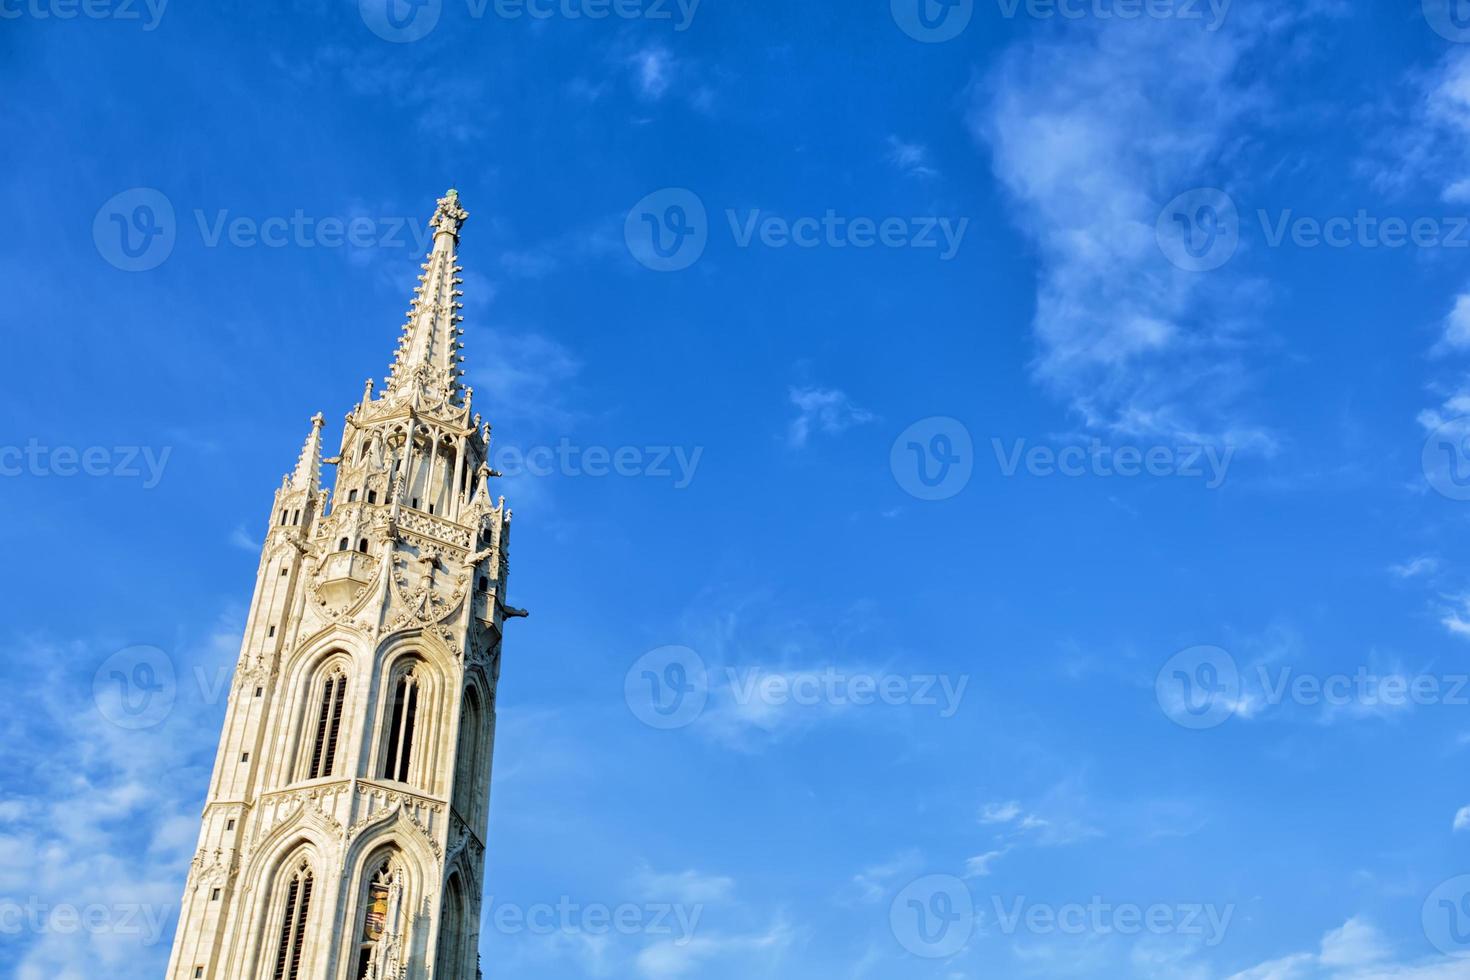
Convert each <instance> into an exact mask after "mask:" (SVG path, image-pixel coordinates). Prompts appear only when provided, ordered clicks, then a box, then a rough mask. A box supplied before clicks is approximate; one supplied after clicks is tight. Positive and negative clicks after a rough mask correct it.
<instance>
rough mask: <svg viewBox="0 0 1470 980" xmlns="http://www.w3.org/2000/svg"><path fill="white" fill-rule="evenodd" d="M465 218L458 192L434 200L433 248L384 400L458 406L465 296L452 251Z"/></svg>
mask: <svg viewBox="0 0 1470 980" xmlns="http://www.w3.org/2000/svg"><path fill="white" fill-rule="evenodd" d="M468 217H469V212H467V211H465V209H464V208H462V207H460V203H459V192H458V191H456V190H454V189H453V188H450V189H449V191H448V192H447V193H446V194H445V195H444V196H443V197H441V198H440V199H439V202H438V207H436V208H435V209H434V217H433V218H431V219H430V220H429V227H431V228H433V229H434V245H433V247H432V248H431V249H430V250H429V256H428V260H427V261H426V262H424V264H423V266H422V267H421V268H422V269H423V274H422V275H420V276H419V284H418V287H417V288H416V289H415V290H414V297H413V302H412V303H411V304H410V305H409V309H408V319H407V321H406V322H405V323H404V324H403V336H402V337H401V338H400V339H399V341H398V353H397V354H396V355H395V356H394V358H393V366H392V369H391V372H390V373H389V375H388V389H387V392H386V394H387V396H388V397H390V398H406V399H410V400H413V401H416V402H418V403H420V404H423V405H425V406H439V405H445V404H449V403H453V404H456V405H458V404H462V403H463V397H464V389H463V386H462V385H461V384H460V378H461V377H462V376H463V374H464V372H463V371H462V370H460V367H459V365H460V363H461V362H462V361H463V360H464V358H463V357H462V356H461V355H460V351H461V350H462V349H463V347H464V345H463V344H462V343H461V342H460V337H461V336H462V335H463V334H464V330H463V329H462V328H461V327H460V325H459V324H460V323H461V321H463V320H464V317H463V316H461V315H460V312H459V311H460V310H462V309H463V308H464V304H463V303H461V302H460V297H461V296H463V295H464V293H463V291H461V290H460V288H459V287H460V286H462V285H464V280H463V279H460V278H459V277H458V276H459V273H461V272H463V271H464V270H463V269H461V268H460V267H459V265H457V264H456V263H457V258H456V256H455V249H456V247H457V246H458V245H459V229H460V226H461V225H463V224H464V221H465V219H466V218H468Z"/></svg>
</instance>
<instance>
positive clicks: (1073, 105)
mask: <svg viewBox="0 0 1470 980" xmlns="http://www.w3.org/2000/svg"><path fill="white" fill-rule="evenodd" d="M1232 17H1233V19H1232V22H1231V24H1232V26H1231V27H1230V28H1227V29H1223V30H1220V31H1218V32H1213V33H1212V32H1208V31H1204V30H1189V29H1185V28H1184V27H1183V26H1182V25H1181V24H1179V23H1176V22H1170V23H1164V22H1158V23H1154V24H1145V23H1143V22H1139V23H1136V24H1130V25H1128V28H1127V29H1126V30H1124V29H1115V28H1110V27H1103V26H1095V27H1092V28H1090V29H1088V30H1074V31H1068V32H1067V33H1066V35H1065V36H1064V37H1052V36H1049V37H1048V39H1047V40H1044V41H1035V42H1027V43H1023V44H1020V45H1017V46H1015V47H1013V48H1012V50H1011V51H1010V52H1009V54H1008V55H1007V56H1006V57H1005V58H1003V59H1002V61H1001V63H1000V66H999V68H998V69H996V70H995V71H994V72H993V73H992V74H991V75H990V76H989V77H987V78H986V79H984V80H983V81H981V82H978V83H977V84H976V85H974V86H973V87H972V90H971V109H970V112H969V118H968V121H969V125H970V128H971V131H972V133H973V135H974V136H975V138H976V139H977V140H978V141H979V142H981V143H982V144H983V145H985V146H986V147H988V149H989V150H990V152H991V158H992V163H993V168H994V171H995V174H996V176H997V178H998V179H999V180H1000V182H1001V184H1002V185H1003V186H1004V188H1005V189H1006V191H1008V192H1009V194H1010V196H1011V198H1012V200H1013V202H1014V205H1015V211H1016V214H1017V219H1018V221H1019V223H1020V225H1021V227H1022V229H1023V231H1024V232H1025V233H1026V234H1027V235H1028V236H1029V237H1030V238H1031V239H1032V240H1033V241H1034V242H1035V244H1036V248H1037V252H1038V255H1039V261H1040V265H1041V268H1040V283H1039V287H1038V291H1037V297H1036V304H1037V311H1036V316H1035V320H1034V332H1035V337H1036V342H1037V348H1038V350H1037V357H1036V361H1035V364H1034V372H1035V374H1036V376H1037V378H1038V379H1039V380H1040V381H1041V382H1042V383H1043V384H1044V385H1046V386H1047V387H1048V388H1049V389H1050V390H1052V391H1053V392H1055V393H1056V394H1057V395H1059V396H1060V397H1062V398H1064V399H1065V400H1066V401H1067V402H1068V403H1069V404H1070V406H1071V407H1072V408H1073V409H1074V410H1075V411H1076V412H1077V413H1078V414H1079V415H1080V416H1081V417H1082V419H1083V420H1084V421H1085V422H1086V424H1087V425H1089V426H1091V427H1095V428H1103V429H1110V430H1114V431H1117V432H1120V433H1125V434H1130V435H1132V434H1168V435H1176V436H1184V437H1188V438H1191V439H1203V440H1211V441H1223V442H1227V443H1231V444H1235V445H1241V446H1255V447H1259V448H1265V449H1270V448H1271V447H1272V446H1273V445H1274V443H1273V441H1272V439H1271V438H1270V436H1269V435H1268V434H1267V433H1265V432H1263V431H1262V430H1260V429H1259V428H1258V427H1256V426H1255V425H1253V424H1251V423H1249V422H1246V421H1243V420H1240V419H1238V418H1237V417H1236V416H1237V413H1238V406H1237V395H1238V394H1239V393H1240V391H1241V389H1242V388H1243V387H1244V386H1245V385H1246V384H1247V383H1248V374H1249V373H1248V370H1247V368H1246V365H1245V363H1244V361H1243V359H1242V355H1241V351H1242V350H1243V349H1244V348H1246V347H1247V345H1246V343H1245V333H1246V331H1247V328H1248V324H1247V322H1246V321H1245V320H1243V319H1240V318H1238V317H1236V316H1235V315H1234V314H1229V313H1223V312H1222V311H1224V310H1230V311H1239V310H1242V309H1243V308H1246V307H1248V306H1249V305H1250V304H1251V302H1252V300H1251V294H1252V290H1253V289H1254V287H1255V284H1254V283H1251V282H1249V281H1247V280H1245V279H1243V278H1242V277H1241V276H1240V275H1239V274H1237V273H1234V272H1232V271H1231V267H1230V266H1228V265H1227V266H1226V267H1225V268H1224V269H1221V270H1217V271H1215V272H1210V273H1203V274H1202V273H1197V272H1189V271H1185V270H1182V269H1179V268H1176V267H1174V266H1173V265H1171V264H1170V263H1169V262H1168V261H1167V260H1166V259H1165V257H1164V255H1163V254H1162V252H1161V250H1160V248H1159V244H1158V241H1157V238H1156V234H1155V224H1156V221H1157V218H1158V215H1159V213H1160V210H1161V208H1162V207H1163V206H1164V204H1165V203H1166V202H1168V201H1169V200H1171V199H1172V198H1173V197H1175V196H1176V195H1178V194H1180V193H1183V192H1185V191H1187V190H1190V189H1192V188H1196V187H1199V186H1201V185H1209V184H1211V183H1212V182H1214V180H1215V179H1216V178H1215V177H1214V176H1212V175H1214V174H1218V173H1219V172H1220V171H1221V170H1223V169H1225V167H1224V165H1225V164H1229V165H1230V169H1231V170H1233V171H1240V170H1241V169H1243V167H1242V164H1241V162H1240V161H1238V160H1234V159H1231V155H1232V153H1233V151H1234V148H1235V147H1236V146H1237V145H1238V143H1239V140H1238V136H1239V133H1240V130H1241V128H1242V126H1243V125H1244V124H1246V123H1252V124H1258V123H1259V120H1260V118H1261V116H1262V114H1263V110H1264V109H1265V108H1266V107H1267V106H1268V105H1269V99H1268V98H1267V97H1266V96H1264V95H1263V91H1264V89H1263V87H1262V86H1261V84H1260V79H1259V76H1258V75H1256V74H1255V73H1254V72H1250V71H1243V70H1242V65H1243V63H1244V62H1245V61H1246V60H1247V59H1250V58H1255V57H1259V56H1261V55H1262V53H1263V52H1262V51H1261V49H1262V48H1263V47H1265V46H1266V45H1267V44H1268V43H1270V42H1271V38H1272V33H1273V29H1274V27H1268V26H1266V25H1265V24H1262V23H1258V22H1256V21H1255V20H1254V19H1253V18H1251V17H1250V16H1248V14H1247V13H1246V12H1244V11H1238V10H1237V11H1233V12H1232ZM1276 23H1277V22H1274V21H1273V22H1272V24H1273V25H1274V24H1276ZM1227 296H1228V297H1229V302H1224V299H1225V298H1226V297H1227Z"/></svg>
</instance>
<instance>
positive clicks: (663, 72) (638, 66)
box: [629, 44, 674, 102]
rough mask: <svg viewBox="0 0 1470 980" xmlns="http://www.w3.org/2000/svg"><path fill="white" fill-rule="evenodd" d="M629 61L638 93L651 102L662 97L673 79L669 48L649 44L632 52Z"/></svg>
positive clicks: (672, 62) (672, 61)
mask: <svg viewBox="0 0 1470 980" xmlns="http://www.w3.org/2000/svg"><path fill="white" fill-rule="evenodd" d="M629 62H630V63H631V64H632V66H633V77H634V80H635V81H636V83H637V85H638V94H639V95H641V96H642V97H643V98H645V99H648V100H649V101H652V102H657V101H658V100H659V99H661V98H663V97H664V93H665V92H667V91H668V90H669V85H670V84H671V83H672V81H673V74H674V58H673V55H671V54H669V49H668V48H665V47H664V46H663V45H660V44H651V45H649V46H647V47H644V48H640V49H639V50H638V51H636V52H634V53H633V55H632V57H631V58H629Z"/></svg>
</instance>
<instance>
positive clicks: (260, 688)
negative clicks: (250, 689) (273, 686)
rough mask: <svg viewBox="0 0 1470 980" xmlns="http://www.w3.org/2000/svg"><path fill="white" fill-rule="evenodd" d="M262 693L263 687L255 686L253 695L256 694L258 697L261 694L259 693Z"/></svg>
mask: <svg viewBox="0 0 1470 980" xmlns="http://www.w3.org/2000/svg"><path fill="white" fill-rule="evenodd" d="M264 693H265V688H263V687H257V688H256V689H255V696H256V697H260V696H261V695H263V694H264Z"/></svg>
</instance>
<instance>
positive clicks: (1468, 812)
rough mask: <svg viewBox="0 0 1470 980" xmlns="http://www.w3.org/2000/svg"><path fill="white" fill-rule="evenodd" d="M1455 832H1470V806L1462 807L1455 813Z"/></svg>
mask: <svg viewBox="0 0 1470 980" xmlns="http://www.w3.org/2000/svg"><path fill="white" fill-rule="evenodd" d="M1454 829H1455V832H1456V833H1458V832H1459V831H1462V830H1470V806H1462V807H1460V809H1459V810H1458V811H1456V813H1455V826H1454Z"/></svg>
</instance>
